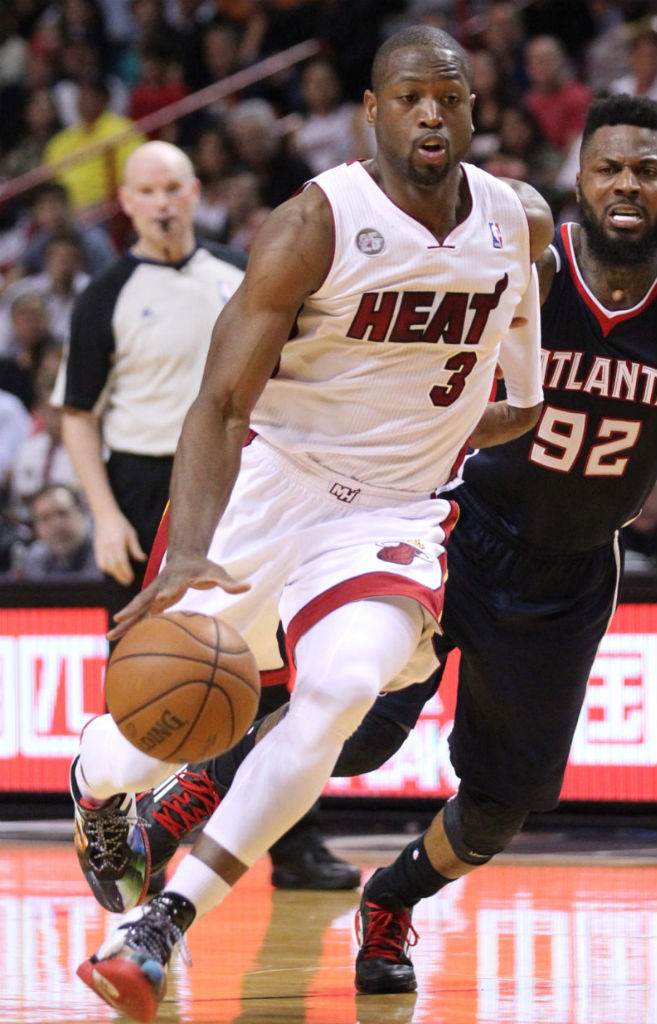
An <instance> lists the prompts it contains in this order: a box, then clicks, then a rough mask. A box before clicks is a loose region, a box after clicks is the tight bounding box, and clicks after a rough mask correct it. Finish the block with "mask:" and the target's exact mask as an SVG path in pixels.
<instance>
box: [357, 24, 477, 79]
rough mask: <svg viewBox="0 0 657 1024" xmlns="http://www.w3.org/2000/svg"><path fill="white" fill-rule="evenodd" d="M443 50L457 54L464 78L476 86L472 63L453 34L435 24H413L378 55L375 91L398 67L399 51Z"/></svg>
mask: <svg viewBox="0 0 657 1024" xmlns="http://www.w3.org/2000/svg"><path fill="white" fill-rule="evenodd" d="M402 49H404V50H407V49H412V50H426V51H433V52H436V51H442V52H448V53H452V54H454V56H455V57H456V60H457V62H458V64H460V66H461V72H462V74H463V78H464V79H465V81H466V82H467V84H468V86H472V62H471V60H470V57H469V56H468V54H467V52H466V51H465V50H464V49H463V47H462V46H461V44H460V43H457V41H456V39H454V37H453V36H450V34H449V32H445V31H443V29H441V28H436V27H435V26H434V25H410V26H409V27H408V28H404V29H402V30H401V32H395V34H394V35H392V36H390V38H389V39H386V41H385V43H383V44H382V45H381V46H380V47H379V49H378V50H377V52H376V55H375V57H374V63H373V64H372V91H373V92H374V93H376V92H378V91H379V89H380V88H381V86H382V85H383V83H384V82H385V81H386V80H387V79H388V78H389V77H390V75H391V74H392V72H393V70H394V68H395V57H396V55H397V54H398V52H399V50H402Z"/></svg>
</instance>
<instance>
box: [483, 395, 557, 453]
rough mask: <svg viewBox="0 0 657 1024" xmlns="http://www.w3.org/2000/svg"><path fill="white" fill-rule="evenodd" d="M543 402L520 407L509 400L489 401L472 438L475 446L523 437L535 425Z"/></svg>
mask: <svg viewBox="0 0 657 1024" xmlns="http://www.w3.org/2000/svg"><path fill="white" fill-rule="evenodd" d="M542 408H543V403H542V402H539V403H537V404H536V405H532V406H527V407H524V408H522V407H519V406H515V405H509V403H508V402H489V403H488V406H487V407H486V410H485V412H484V414H483V416H482V417H481V419H480V420H479V423H478V424H477V426H476V427H475V430H474V431H473V433H472V437H471V438H470V444H471V445H472V447H473V448H491V447H492V446H493V445H496V444H504V443H505V442H506V441H513V440H514V438H516V437H521V436H522V435H523V434H526V433H527V431H528V430H531V429H532V427H535V426H536V424H537V423H538V418H539V416H540V415H541V410H542Z"/></svg>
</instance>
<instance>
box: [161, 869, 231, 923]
mask: <svg viewBox="0 0 657 1024" xmlns="http://www.w3.org/2000/svg"><path fill="white" fill-rule="evenodd" d="M166 889H167V892H177V893H180V895H181V896H185V897H186V898H187V899H188V900H189V901H190V903H193V904H194V906H195V907H196V916H197V918H198V917H201V915H202V914H207V912H208V910H212V908H213V907H216V906H217V904H218V903H221V901H222V900H223V899H224V897H225V896H227V895H228V893H229V892H230V890H231V886H230V885H229V884H228V882H225V881H224V880H223V878H221V877H220V876H219V875H218V874H216V872H214V871H213V870H212V868H209V867H208V865H207V864H205V863H204V861H202V860H199V859H198V857H195V856H194V854H193V853H188V854H187V856H186V857H183V859H182V860H181V862H180V864H179V865H178V867H177V868H176V870H175V872H174V875H173V877H172V879H171V881H170V882H168V883H167V887H166Z"/></svg>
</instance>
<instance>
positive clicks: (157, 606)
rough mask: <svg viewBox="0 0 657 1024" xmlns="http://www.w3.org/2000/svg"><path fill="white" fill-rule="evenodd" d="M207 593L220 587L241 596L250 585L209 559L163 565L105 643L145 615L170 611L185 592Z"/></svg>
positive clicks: (119, 614) (123, 612) (121, 613)
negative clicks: (206, 591) (189, 590)
mask: <svg viewBox="0 0 657 1024" xmlns="http://www.w3.org/2000/svg"><path fill="white" fill-rule="evenodd" d="M190 587H192V588H193V589H194V590H210V589H211V588H212V587H221V589H222V590H225V591H226V592H227V593H229V594H243V593H244V591H246V590H249V589H250V584H249V583H245V582H244V581H242V580H236V579H233V577H232V576H230V575H229V574H228V573H227V572H226V570H225V569H222V567H221V566H220V565H217V563H216V562H211V561H210V560H209V559H208V558H202V559H198V558H193V559H192V558H178V559H176V560H171V561H169V562H167V563H166V565H165V566H164V568H163V569H162V571H161V572H160V573H159V574H158V575H157V576H156V577H155V579H154V580H153V582H152V583H150V584H149V586H147V587H146V588H145V590H142V592H141V593H140V594H137V596H136V597H134V598H133V599H132V601H131V602H130V604H127V605H126V606H125V608H122V609H121V611H119V612H117V613H116V615H115V616H114V621H115V623H116V625H115V626H113V627H112V629H110V630H109V632H108V634H107V639H108V640H118V639H119V638H120V637H122V636H123V634H124V633H127V631H128V630H129V629H130V627H131V626H134V624H135V622H138V621H139V620H140V619H143V618H144V617H145V616H146V615H158V614H159V613H160V612H163V611H164V610H165V609H166V608H170V607H171V605H172V604H175V603H176V602H177V601H179V600H180V598H181V597H182V596H183V594H184V593H185V591H186V590H188V589H189V588H190Z"/></svg>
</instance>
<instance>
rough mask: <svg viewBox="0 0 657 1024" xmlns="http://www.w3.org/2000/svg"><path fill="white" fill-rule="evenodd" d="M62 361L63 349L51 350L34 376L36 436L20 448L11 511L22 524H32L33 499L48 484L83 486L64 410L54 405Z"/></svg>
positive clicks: (11, 487) (12, 479)
mask: <svg viewBox="0 0 657 1024" xmlns="http://www.w3.org/2000/svg"><path fill="white" fill-rule="evenodd" d="M60 361H61V350H60V348H59V346H55V345H50V346H47V347H46V349H45V350H44V352H43V353H42V355H41V359H40V360H39V365H38V367H37V370H36V373H35V375H34V395H35V398H34V404H33V408H32V432H31V433H30V435H29V436H28V437H26V438H25V439H24V440H23V441H21V442H20V443H19V444H18V446H17V447H16V450H15V453H14V457H13V460H12V464H11V473H10V478H9V494H8V507H9V510H10V511H11V515H12V516H13V518H14V519H15V520H17V521H19V522H27V521H28V520H29V509H28V502H29V499H30V498H31V497H32V495H33V494H35V493H36V492H37V491H38V490H40V489H41V488H42V487H45V486H46V484H54V483H65V484H69V485H70V486H71V487H76V488H79V486H80V483H79V480H78V477H77V474H76V472H75V470H74V469H73V463H72V462H71V458H70V456H69V454H68V452H67V450H66V448H65V447H64V444H63V442H62V412H61V409H57V408H55V407H54V406H53V405H51V403H50V396H51V394H52V390H53V387H54V385H55V379H56V376H57V370H58V368H59V364H60Z"/></svg>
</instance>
